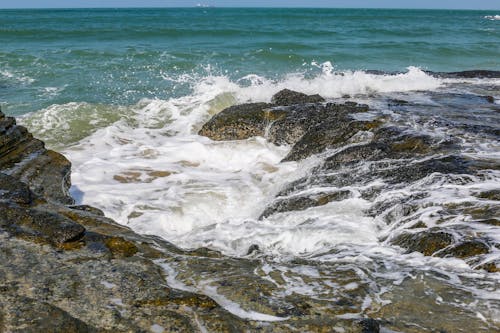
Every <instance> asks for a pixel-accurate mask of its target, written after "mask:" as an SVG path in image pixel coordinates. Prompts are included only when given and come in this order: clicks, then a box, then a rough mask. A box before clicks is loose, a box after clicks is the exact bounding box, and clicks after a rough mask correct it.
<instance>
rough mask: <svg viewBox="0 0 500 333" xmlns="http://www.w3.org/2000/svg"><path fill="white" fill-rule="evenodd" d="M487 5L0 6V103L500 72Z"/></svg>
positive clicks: (496, 27)
mask: <svg viewBox="0 0 500 333" xmlns="http://www.w3.org/2000/svg"><path fill="white" fill-rule="evenodd" d="M496 14H498V13H496V12H491V11H444V10H373V9H220V8H204V9H200V8H191V9H88V10H86V9H78V10H1V11H0V45H1V47H0V103H1V105H2V106H3V107H4V109H5V110H6V111H7V112H8V113H10V114H15V115H19V114H23V113H26V112H32V111H37V110H40V109H43V108H46V107H48V106H50V105H53V104H64V103H69V102H87V103H101V104H119V105H130V104H134V103H137V102H138V101H139V100H140V99H142V98H159V99H167V98H171V97H180V96H185V95H188V94H190V93H191V92H192V83H193V82H195V81H197V80H200V79H201V78H203V77H206V76H208V75H222V76H226V77H228V78H229V79H230V80H232V81H233V82H238V83H239V84H242V85H244V84H249V83H245V80H240V81H238V80H239V79H241V78H244V77H245V76H246V75H249V74H256V75H259V76H260V77H263V78H267V79H273V80H279V79H281V78H283V77H284V76H286V75H287V74H290V73H301V74H302V75H304V76H305V77H307V76H311V77H313V76H315V75H318V73H321V70H322V68H321V66H318V65H316V64H324V63H326V62H330V63H331V64H332V65H333V66H334V69H335V70H337V71H344V70H367V69H368V70H382V71H406V68H407V67H408V66H416V67H419V68H422V69H424V70H431V71H460V70H468V69H490V70H499V69H500V21H498V20H493V19H487V18H485V16H494V15H496Z"/></svg>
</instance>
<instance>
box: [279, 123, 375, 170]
mask: <svg viewBox="0 0 500 333" xmlns="http://www.w3.org/2000/svg"><path fill="white" fill-rule="evenodd" d="M380 125H381V123H380V122H379V121H356V120H347V119H335V120H334V121H333V122H329V121H328V120H326V121H324V122H322V123H320V124H318V125H316V126H314V127H312V128H310V129H308V131H307V132H306V133H305V134H304V135H303V136H302V137H301V138H300V140H299V141H298V142H297V143H296V144H295V145H294V146H293V148H292V150H291V151H290V153H289V154H288V155H287V156H286V157H285V158H284V159H283V160H284V161H298V160H301V159H304V158H306V157H309V156H311V155H313V154H318V153H320V152H322V151H324V150H325V149H329V148H335V147H339V146H342V145H345V144H346V143H347V141H348V140H349V139H350V138H352V137H353V136H354V135H355V134H357V133H358V132H359V131H368V130H373V129H374V128H376V127H378V126H380Z"/></svg>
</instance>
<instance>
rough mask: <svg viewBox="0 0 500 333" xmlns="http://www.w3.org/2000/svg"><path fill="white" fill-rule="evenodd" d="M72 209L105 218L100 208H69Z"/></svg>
mask: <svg viewBox="0 0 500 333" xmlns="http://www.w3.org/2000/svg"><path fill="white" fill-rule="evenodd" d="M69 208H71V209H76V210H81V211H84V212H89V213H92V214H94V215H99V216H104V212H103V211H102V210H100V209H98V208H95V207H92V206H88V205H79V206H69Z"/></svg>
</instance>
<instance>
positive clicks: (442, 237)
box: [391, 228, 453, 256]
mask: <svg viewBox="0 0 500 333" xmlns="http://www.w3.org/2000/svg"><path fill="white" fill-rule="evenodd" d="M391 242H392V243H393V244H395V245H398V246H400V247H402V248H405V249H407V250H408V252H420V253H422V254H424V255H426V256H431V255H433V254H434V253H436V252H438V251H440V250H442V249H444V248H446V247H448V246H450V245H451V244H453V236H452V235H451V234H449V233H447V232H445V231H442V230H440V229H437V228H435V229H429V230H426V231H422V232H417V233H409V232H405V233H403V234H401V235H399V236H398V237H396V238H395V239H393V240H392V241H391Z"/></svg>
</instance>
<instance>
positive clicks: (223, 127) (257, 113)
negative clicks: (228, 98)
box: [199, 103, 279, 141]
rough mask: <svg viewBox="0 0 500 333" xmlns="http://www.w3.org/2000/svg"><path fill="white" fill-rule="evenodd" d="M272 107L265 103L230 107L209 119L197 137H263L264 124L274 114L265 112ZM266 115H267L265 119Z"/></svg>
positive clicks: (221, 138) (219, 139) (232, 138)
mask: <svg viewBox="0 0 500 333" xmlns="http://www.w3.org/2000/svg"><path fill="white" fill-rule="evenodd" d="M271 107H272V105H271V104H267V103H252V104H243V105H235V106H231V107H229V108H227V109H224V110H222V111H221V112H220V113H218V114H216V115H215V116H214V117H212V119H210V120H209V121H208V122H207V123H205V125H203V127H202V128H201V130H200V131H199V135H203V136H207V137H209V138H210V139H212V140H216V141H223V140H243V139H248V138H250V137H253V136H264V132H265V127H266V124H268V123H269V121H270V119H272V118H273V117H275V116H276V117H279V116H278V114H276V113H274V112H271V111H269V112H266V110H268V109H270V108H271ZM266 115H268V116H267V117H266Z"/></svg>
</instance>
